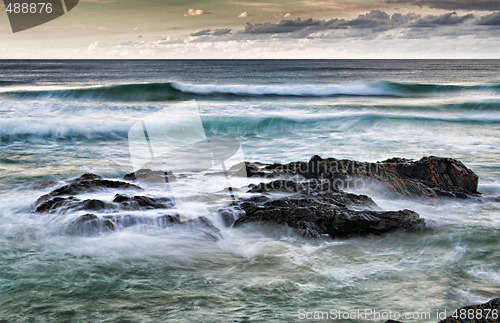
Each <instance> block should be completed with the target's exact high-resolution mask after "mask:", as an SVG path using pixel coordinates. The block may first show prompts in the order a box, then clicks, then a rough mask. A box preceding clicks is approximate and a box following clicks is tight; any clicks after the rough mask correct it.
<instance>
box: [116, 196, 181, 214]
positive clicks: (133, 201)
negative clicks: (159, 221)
mask: <svg viewBox="0 0 500 323" xmlns="http://www.w3.org/2000/svg"><path fill="white" fill-rule="evenodd" d="M113 202H114V203H118V204H120V206H121V209H122V210H148V209H170V208H172V207H174V203H173V201H172V200H171V199H170V198H167V197H160V198H153V197H147V196H140V195H139V196H138V195H136V196H128V195H122V194H116V195H115V198H114V199H113Z"/></svg>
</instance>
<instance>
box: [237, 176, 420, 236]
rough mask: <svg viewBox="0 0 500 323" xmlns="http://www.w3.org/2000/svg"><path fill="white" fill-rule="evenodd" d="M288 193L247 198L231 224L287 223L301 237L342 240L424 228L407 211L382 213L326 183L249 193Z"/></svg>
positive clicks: (283, 184)
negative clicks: (280, 195) (238, 216)
mask: <svg viewBox="0 0 500 323" xmlns="http://www.w3.org/2000/svg"><path fill="white" fill-rule="evenodd" d="M277 191H278V192H280V191H281V192H291V195H289V196H285V197H278V198H275V197H272V196H271V195H268V196H266V195H263V196H258V197H257V198H249V199H246V200H244V201H243V202H242V203H241V204H240V206H239V207H240V208H241V210H242V211H243V212H244V215H243V216H242V217H240V218H239V219H238V220H236V222H235V223H234V226H235V227H238V226H241V225H243V224H245V223H251V222H259V223H271V224H286V225H288V226H289V227H291V228H294V229H297V230H298V231H299V232H300V233H302V235H303V236H307V237H314V238H318V237H321V236H324V235H328V236H329V237H331V238H345V237H351V236H360V235H366V234H382V233H386V232H391V231H396V230H403V231H416V230H419V229H423V228H425V222H424V220H423V219H421V218H420V217H419V215H418V214H417V213H415V212H413V211H410V210H402V211H395V212H383V211H381V210H380V208H379V207H378V206H377V205H376V204H375V202H373V200H372V199H371V198H369V197H368V196H366V195H356V194H351V193H346V192H344V191H342V190H339V189H337V188H335V187H334V186H333V185H332V183H331V182H329V181H325V180H323V181H321V182H319V181H317V180H311V181H306V182H301V183H296V182H292V181H286V180H278V181H272V182H270V183H266V184H263V183H261V184H259V185H257V186H255V187H253V188H251V189H250V190H249V192H251V193H256V192H258V193H264V194H266V193H270V192H277Z"/></svg>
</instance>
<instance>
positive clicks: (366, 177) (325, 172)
mask: <svg viewBox="0 0 500 323" xmlns="http://www.w3.org/2000/svg"><path fill="white" fill-rule="evenodd" d="M246 168H247V174H248V176H249V177H263V178H273V177H283V176H294V175H300V176H301V177H303V178H306V179H328V180H330V181H331V182H332V183H335V184H336V185H337V186H338V187H340V188H344V189H345V188H348V187H349V188H351V187H353V188H356V187H357V186H358V185H357V183H362V184H363V183H364V182H360V180H362V181H374V182H379V183H383V184H384V185H386V186H387V187H388V188H389V189H390V190H391V191H392V192H393V193H395V194H398V195H404V196H418V197H432V198H435V197H439V196H447V197H458V198H466V197H467V196H468V195H479V194H480V193H479V192H478V191H477V186H478V177H477V175H476V174H474V172H473V171H472V170H470V169H469V168H467V167H466V166H465V165H464V164H463V163H462V162H460V161H458V160H455V159H452V158H441V157H435V156H430V157H423V158H422V159H420V160H418V161H414V160H408V159H404V158H391V159H388V160H385V161H382V162H377V163H367V162H358V161H351V160H345V159H344V160H340V159H335V158H325V159H324V158H321V157H320V156H313V157H312V158H311V159H310V160H309V161H308V162H291V163H288V164H278V163H274V164H262V163H247V164H246ZM357 181H358V182H357Z"/></svg>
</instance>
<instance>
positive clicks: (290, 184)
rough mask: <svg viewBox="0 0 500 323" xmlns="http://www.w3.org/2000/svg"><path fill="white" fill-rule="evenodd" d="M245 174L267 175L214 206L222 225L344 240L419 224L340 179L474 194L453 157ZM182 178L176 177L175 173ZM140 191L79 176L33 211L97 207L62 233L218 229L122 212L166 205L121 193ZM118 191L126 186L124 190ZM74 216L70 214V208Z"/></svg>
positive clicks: (472, 180) (426, 192) (468, 175)
mask: <svg viewBox="0 0 500 323" xmlns="http://www.w3.org/2000/svg"><path fill="white" fill-rule="evenodd" d="M245 165H246V171H247V174H248V176H249V177H259V178H272V179H274V180H273V181H271V182H267V183H259V184H257V185H251V186H250V188H249V190H248V193H249V194H250V195H251V196H250V197H247V198H243V199H240V200H238V201H235V202H234V203H233V204H232V205H230V206H228V207H226V208H224V209H222V210H220V211H219V214H220V215H221V217H222V220H223V223H224V225H226V226H228V227H229V226H231V225H234V226H235V227H238V226H241V225H244V224H246V223H254V222H264V223H273V224H283V225H287V226H289V227H291V228H294V229H296V230H298V231H299V232H301V233H302V234H303V235H305V236H310V237H322V236H330V237H332V238H344V237H350V236H359V235H366V234H382V233H387V232H392V231H395V230H402V231H408V232H411V231H415V230H419V229H422V228H425V221H424V219H421V218H419V215H418V214H417V213H415V212H413V211H410V210H400V211H383V210H381V209H380V208H379V207H378V206H377V205H376V204H375V202H374V201H373V200H372V199H371V198H370V197H368V196H366V195H357V194H352V193H347V192H345V191H344V190H343V189H345V187H346V185H347V186H349V185H354V187H355V186H356V183H360V182H361V183H364V182H370V181H373V182H375V183H382V184H384V185H386V186H387V187H388V188H389V189H390V190H391V191H392V192H394V193H395V194H398V195H402V196H406V197H413V196H416V197H438V196H449V197H459V198H465V197H467V196H472V195H478V194H479V193H478V192H477V184H478V178H477V176H476V175H475V174H474V173H473V172H472V171H471V170H470V169H468V168H467V167H465V166H464V165H463V164H462V163H461V162H459V161H457V160H454V159H451V158H439V157H433V156H431V157H424V158H422V159H420V160H418V161H413V160H407V159H403V158H392V159H388V160H385V161H382V162H377V163H363V162H357V161H350V160H338V159H335V158H327V159H324V158H321V157H319V156H313V157H312V158H311V159H310V160H309V161H307V162H291V163H288V164H279V163H274V164H263V163H246V164H245ZM179 176H184V175H182V174H181V175H179ZM169 179H171V180H172V179H173V180H175V178H174V177H173V175H172V174H171V173H165V172H163V171H152V170H149V169H143V170H139V171H137V172H135V173H132V174H128V175H125V177H124V180H127V181H135V180H142V181H145V182H149V183H166V182H168V180H169ZM100 190H105V191H106V192H109V191H110V190H111V191H113V193H115V196H114V198H113V200H112V201H101V200H98V199H79V198H78V195H79V194H86V193H92V192H96V191H100ZM130 190H141V188H140V187H139V186H137V185H134V184H131V183H128V182H122V181H112V180H106V179H103V178H102V177H101V176H98V175H94V174H85V175H82V176H81V177H79V178H77V179H75V180H73V181H72V182H70V183H69V184H67V185H65V186H62V187H60V188H58V189H55V190H54V191H52V192H50V193H49V194H46V195H44V196H42V197H40V198H39V199H38V201H37V202H36V205H35V207H36V212H39V213H66V212H82V211H85V212H94V213H95V212H98V211H104V213H105V214H104V215H102V216H100V217H98V216H96V215H94V214H86V215H82V216H79V217H78V218H77V219H76V220H74V221H72V222H71V224H70V226H69V229H68V230H70V231H74V232H80V233H82V234H88V233H89V232H95V231H99V232H100V231H113V230H116V229H117V228H119V227H128V226H131V225H138V224H151V225H157V226H159V227H162V228H166V227H170V226H173V225H183V226H193V227H198V228H201V229H202V230H205V231H204V232H206V234H207V236H209V237H211V238H213V239H217V238H218V237H220V232H218V229H217V228H215V227H214V226H213V225H212V224H211V223H210V222H209V221H208V220H207V219H205V218H198V219H194V220H190V221H184V222H183V221H181V220H180V218H179V217H178V216H177V215H171V214H169V215H159V216H158V217H154V216H150V215H149V216H139V215H134V214H125V215H124V214H121V212H122V211H139V210H153V209H158V210H161V209H171V208H173V207H174V203H173V200H172V199H170V198H167V197H155V198H153V197H147V196H137V195H136V196H134V195H128V194H129V191H130ZM124 191H126V192H124ZM77 214H78V213H77ZM79 227H81V230H80V231H78V228H79Z"/></svg>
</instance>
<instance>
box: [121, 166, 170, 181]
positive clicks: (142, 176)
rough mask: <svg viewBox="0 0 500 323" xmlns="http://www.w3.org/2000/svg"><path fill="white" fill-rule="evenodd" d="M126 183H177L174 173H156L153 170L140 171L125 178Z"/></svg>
mask: <svg viewBox="0 0 500 323" xmlns="http://www.w3.org/2000/svg"><path fill="white" fill-rule="evenodd" d="M123 179H124V180H126V181H141V182H144V183H152V184H164V183H168V182H169V181H175V176H174V174H173V173H172V172H163V171H156V170H151V169H140V170H138V171H135V172H133V173H130V174H127V175H125V176H124V177H123Z"/></svg>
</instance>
